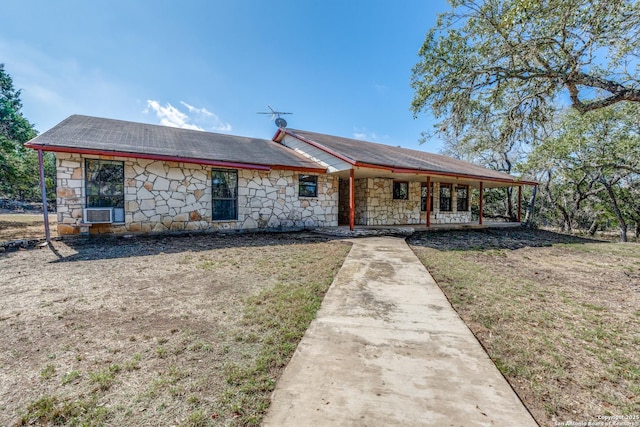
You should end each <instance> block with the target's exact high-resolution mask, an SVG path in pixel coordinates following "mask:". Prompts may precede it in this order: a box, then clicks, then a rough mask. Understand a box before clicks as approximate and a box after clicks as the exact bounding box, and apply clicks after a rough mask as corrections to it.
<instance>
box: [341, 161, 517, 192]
mask: <svg viewBox="0 0 640 427" xmlns="http://www.w3.org/2000/svg"><path fill="white" fill-rule="evenodd" d="M332 175H337V176H338V177H339V178H341V179H349V170H342V171H338V172H334V173H332ZM428 176H431V181H432V182H441V183H446V184H460V185H468V186H469V187H471V188H480V181H482V182H483V185H484V188H500V187H513V186H517V185H520V183H518V182H517V181H516V182H498V181H492V180H491V179H490V178H470V177H461V176H443V175H441V174H438V173H437V172H435V173H428V172H422V171H421V172H413V173H408V172H394V171H391V170H389V169H376V168H370V167H366V168H365V167H357V166H356V167H354V177H355V179H362V178H385V179H393V180H396V181H409V182H427V177H428ZM524 185H526V184H524Z"/></svg>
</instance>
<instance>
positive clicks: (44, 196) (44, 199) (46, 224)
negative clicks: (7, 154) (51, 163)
mask: <svg viewBox="0 0 640 427" xmlns="http://www.w3.org/2000/svg"><path fill="white" fill-rule="evenodd" d="M38 165H39V166H40V192H41V193H42V213H43V215H44V235H45V238H46V239H47V244H50V243H51V233H50V231H49V209H48V207H47V184H46V182H45V180H44V156H43V155H42V150H38Z"/></svg>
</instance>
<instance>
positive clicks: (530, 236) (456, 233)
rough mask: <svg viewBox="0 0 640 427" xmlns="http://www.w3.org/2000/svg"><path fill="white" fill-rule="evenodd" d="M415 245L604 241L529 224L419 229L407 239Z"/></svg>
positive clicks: (514, 246)
mask: <svg viewBox="0 0 640 427" xmlns="http://www.w3.org/2000/svg"><path fill="white" fill-rule="evenodd" d="M407 243H409V244H410V245H414V246H424V247H429V248H433V249H438V250H447V251H465V250H474V251H477V250H491V249H521V248H526V247H543V246H552V245H554V244H559V243H605V242H604V241H601V240H595V239H586V238H582V237H577V236H571V235H567V234H561V233H554V232H552V231H546V230H535V229H530V228H492V229H481V230H448V231H422V232H418V233H414V234H413V235H412V236H410V237H409V238H408V239H407Z"/></svg>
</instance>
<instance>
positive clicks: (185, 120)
mask: <svg viewBox="0 0 640 427" xmlns="http://www.w3.org/2000/svg"><path fill="white" fill-rule="evenodd" d="M180 104H181V105H183V106H184V107H185V108H186V109H187V111H188V113H189V114H187V113H185V112H183V111H180V110H179V109H178V108H176V107H174V106H173V105H171V104H170V103H168V102H167V104H166V105H165V106H162V105H160V103H159V102H158V101H156V100H147V108H146V109H145V111H144V113H148V112H149V110H152V111H153V112H154V113H155V114H156V116H157V117H158V119H160V124H161V125H163V126H171V127H176V128H182V129H193V130H203V131H204V130H211V131H216V132H230V131H231V124H229V123H225V122H223V121H222V120H220V118H219V117H218V116H217V115H216V114H214V113H212V112H210V111H208V110H207V109H206V108H198V107H194V106H193V105H189V104H187V103H186V102H184V101H180Z"/></svg>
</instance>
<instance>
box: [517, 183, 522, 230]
mask: <svg viewBox="0 0 640 427" xmlns="http://www.w3.org/2000/svg"><path fill="white" fill-rule="evenodd" d="M521 218H522V185H518V222H522V221H521Z"/></svg>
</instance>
